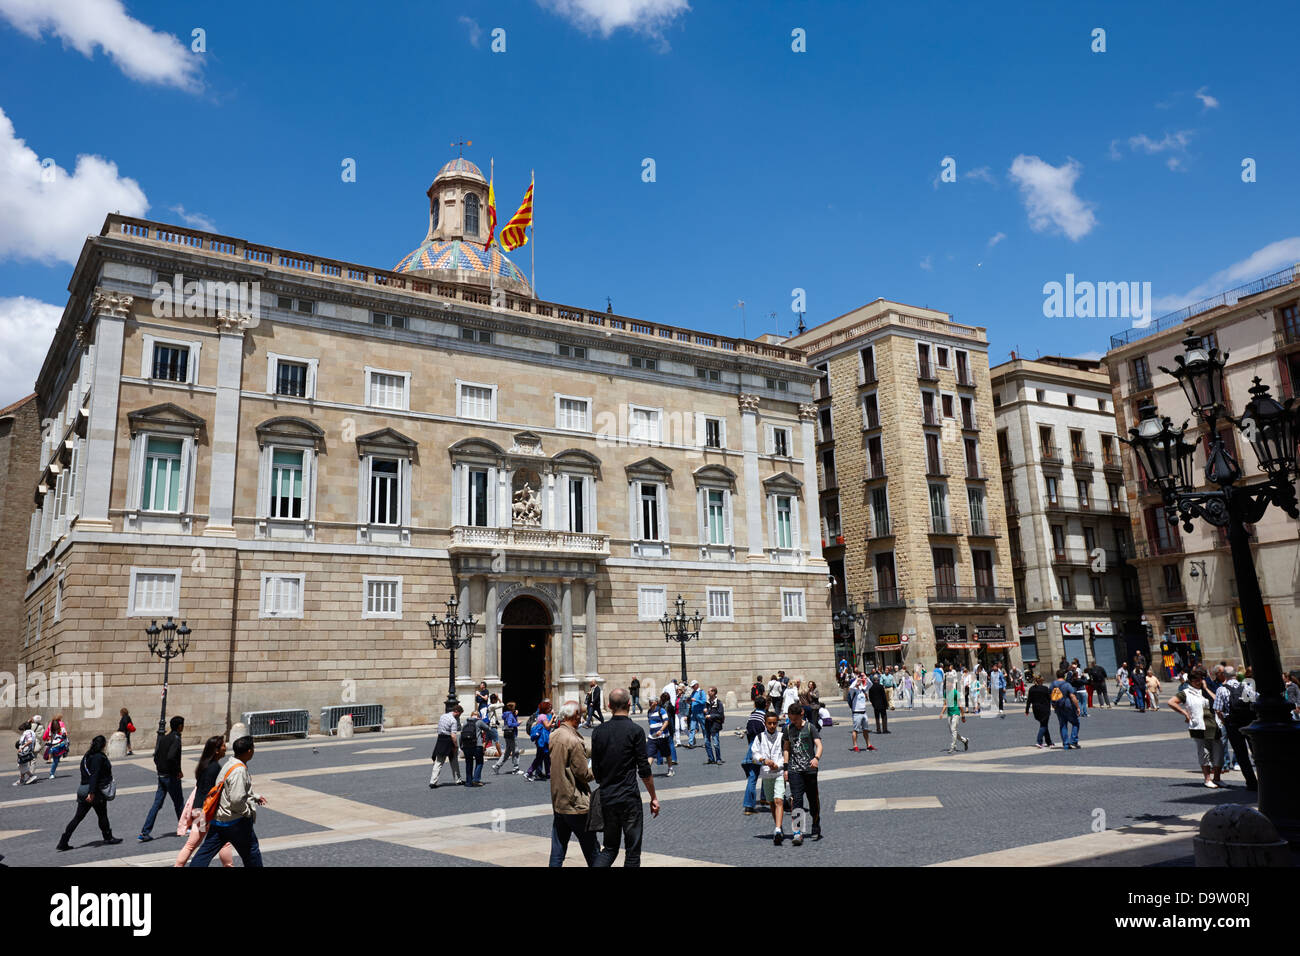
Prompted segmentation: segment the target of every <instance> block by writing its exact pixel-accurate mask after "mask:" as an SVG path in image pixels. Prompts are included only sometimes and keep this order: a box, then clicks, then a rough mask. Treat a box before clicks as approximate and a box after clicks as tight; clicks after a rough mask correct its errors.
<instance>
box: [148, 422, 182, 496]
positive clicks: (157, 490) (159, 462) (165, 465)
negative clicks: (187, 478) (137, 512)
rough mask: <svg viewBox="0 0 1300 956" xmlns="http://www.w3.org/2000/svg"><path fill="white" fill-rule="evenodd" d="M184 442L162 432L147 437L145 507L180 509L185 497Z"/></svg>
mask: <svg viewBox="0 0 1300 956" xmlns="http://www.w3.org/2000/svg"><path fill="white" fill-rule="evenodd" d="M183 452H184V442H183V441H182V440H181V439H179V438H166V437H162V436H159V435H149V436H146V437H145V452H144V482H143V484H142V487H141V490H140V508H141V510H143V511H169V512H173V513H175V512H179V511H180V510H181V503H182V501H183V494H182V487H181V461H182V458H183Z"/></svg>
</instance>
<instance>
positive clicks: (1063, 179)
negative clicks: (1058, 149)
mask: <svg viewBox="0 0 1300 956" xmlns="http://www.w3.org/2000/svg"><path fill="white" fill-rule="evenodd" d="M1082 170H1083V166H1081V165H1080V164H1079V162H1078V161H1077V160H1074V159H1070V160H1067V161H1066V163H1065V164H1064V165H1062V166H1053V165H1052V164H1051V163H1046V162H1044V161H1043V160H1041V159H1039V158H1038V157H1037V156H1026V155H1024V154H1023V153H1022V154H1020V155H1019V156H1017V157H1016V158H1015V159H1014V160H1012V163H1011V170H1010V172H1011V178H1012V179H1013V180H1015V182H1016V184H1017V185H1019V186H1020V194H1021V197H1022V198H1023V200H1024V203H1025V210H1026V211H1027V212H1028V213H1029V225H1030V228H1032V229H1033V230H1034V231H1035V232H1045V231H1047V230H1049V229H1051V228H1053V227H1055V228H1056V229H1058V230H1059V231H1061V232H1062V233H1064V234H1065V235H1066V237H1067V238H1069V239H1071V240H1072V241H1074V242H1078V241H1079V240H1080V239H1082V238H1083V237H1084V236H1086V235H1087V234H1088V233H1090V232H1092V230H1093V227H1094V226H1096V225H1097V217H1096V216H1095V215H1093V212H1092V205H1091V204H1090V203H1086V202H1084V201H1083V200H1082V199H1080V198H1079V197H1078V196H1076V195H1075V193H1074V184H1075V183H1076V182H1078V180H1079V173H1080V172H1081V171H1082Z"/></svg>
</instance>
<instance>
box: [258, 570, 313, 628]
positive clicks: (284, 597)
mask: <svg viewBox="0 0 1300 956" xmlns="http://www.w3.org/2000/svg"><path fill="white" fill-rule="evenodd" d="M302 584H303V575H302V574H283V573H271V572H263V574H262V602H261V603H262V612H261V616H262V617H302Z"/></svg>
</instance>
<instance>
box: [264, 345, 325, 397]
mask: <svg viewBox="0 0 1300 956" xmlns="http://www.w3.org/2000/svg"><path fill="white" fill-rule="evenodd" d="M318 365H319V362H318V360H317V359H307V358H295V357H291V356H288V355H277V354H276V353H275V352H270V353H268V354H267V357H266V391H267V394H268V395H283V396H285V397H286V398H315V397H316V370H317V367H318Z"/></svg>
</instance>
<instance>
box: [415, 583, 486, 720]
mask: <svg viewBox="0 0 1300 956" xmlns="http://www.w3.org/2000/svg"><path fill="white" fill-rule="evenodd" d="M459 607H460V602H459V601H457V600H456V595H454V594H453V595H452V596H451V598H450V599H449V600H448V601H447V613H446V615H445V616H444V617H443V619H442V620H441V621H440V620H438V618H437V617H436V616H435V615H433V614H430V615H429V620H428V621H426V622H425V624H426V625H427V626H428V628H429V637H430V638H432V639H433V644H434V646H435V647H445V648H446V649H447V650H448V651H449V652H450V653H449V654H448V656H447V700H446V705H447V710H448V711H450V710H451V709H452V708H453V707H455V706H456V704H457V703H459V701H457V699H456V651H458V650H459V649H460V648H462V647H464V646H465V645H466V644H468V643H469V642H470V640H471V639H472V638H473V636H474V635H473V634H472V633H471V632H472V631H473V628H474V623H475V622H474V616H473V615H472V614H471V615H469V616H467V617H464V618H461V617H458V616H457V610H458V609H459ZM439 635H441V636H439Z"/></svg>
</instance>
